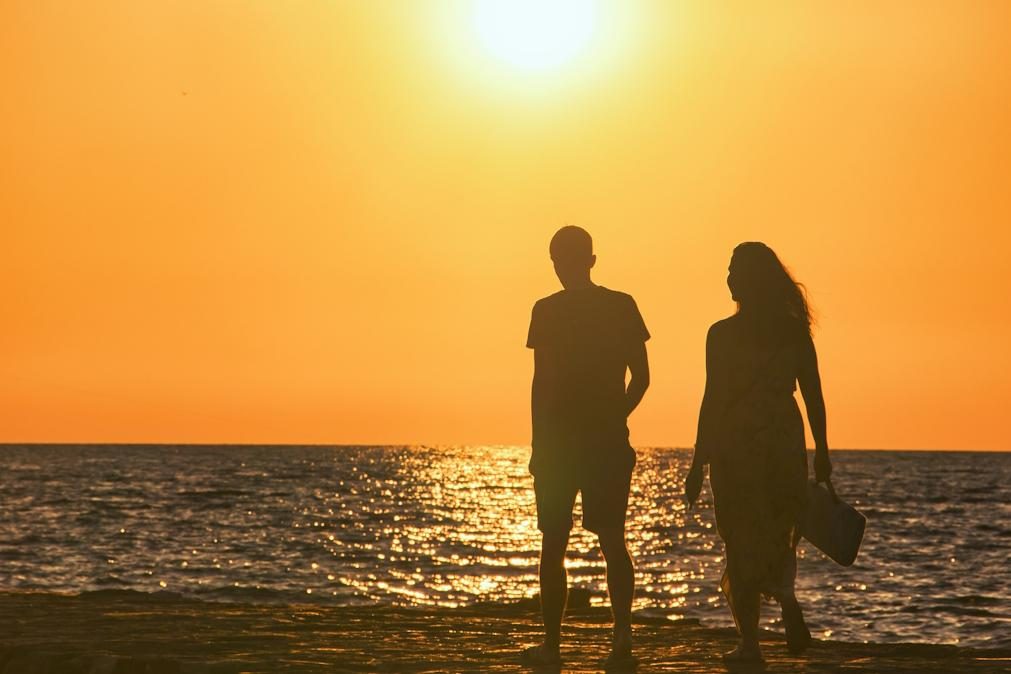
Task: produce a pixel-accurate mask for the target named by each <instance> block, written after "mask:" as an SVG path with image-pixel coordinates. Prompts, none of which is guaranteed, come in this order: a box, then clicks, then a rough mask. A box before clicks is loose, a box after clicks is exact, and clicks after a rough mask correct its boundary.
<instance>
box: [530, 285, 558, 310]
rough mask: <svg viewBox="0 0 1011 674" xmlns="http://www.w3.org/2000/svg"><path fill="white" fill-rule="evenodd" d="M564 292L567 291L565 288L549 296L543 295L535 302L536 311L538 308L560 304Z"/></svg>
mask: <svg viewBox="0 0 1011 674" xmlns="http://www.w3.org/2000/svg"><path fill="white" fill-rule="evenodd" d="M564 293H565V291H564V290H559V291H558V292H556V293H551V294H550V295H548V296H547V297H542V298H541V299H539V300H537V301H536V302H534V311H537V310H538V309H545V308H549V307H551V306H553V305H555V304H558V302H559V300H561V299H562V297H563V295H564Z"/></svg>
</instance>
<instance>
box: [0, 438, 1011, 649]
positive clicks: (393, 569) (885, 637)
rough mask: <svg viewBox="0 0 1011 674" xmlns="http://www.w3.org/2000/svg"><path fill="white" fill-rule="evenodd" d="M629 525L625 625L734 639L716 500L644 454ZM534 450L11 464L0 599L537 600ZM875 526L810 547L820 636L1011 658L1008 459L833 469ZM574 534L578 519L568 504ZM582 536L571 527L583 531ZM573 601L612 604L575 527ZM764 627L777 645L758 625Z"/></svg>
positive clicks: (858, 462) (900, 460)
mask: <svg viewBox="0 0 1011 674" xmlns="http://www.w3.org/2000/svg"><path fill="white" fill-rule="evenodd" d="M637 451H638V457H639V458H638V465H637V466H636V471H635V475H634V477H633V484H632V497H631V502H630V505H629V519H628V537H629V547H630V551H631V553H632V555H633V559H634V561H635V564H636V585H637V587H636V599H635V605H634V609H635V610H636V611H641V612H643V613H646V614H649V615H653V616H663V617H669V618H671V619H678V618H695V619H699V620H701V621H702V623H703V624H705V625H711V626H717V627H719V626H729V625H732V620H731V618H730V614H729V610H728V608H727V606H726V601H725V600H724V598H723V597H722V595H721V594H720V592H719V589H718V582H719V578H720V575H721V573H722V567H723V546H722V543H721V541H720V539H719V536H718V535H717V533H716V529H715V522H714V519H713V511H712V500H711V496H710V494H709V491H708V485H707V487H706V489H705V490H704V491H703V496H702V501H701V503H700V505H699V507H697V508H696V509H695V510H693V511H686V510H685V508H684V506H683V505H682V503H681V498H680V493H681V483H682V480H683V477H684V474H685V472H686V470H687V468H688V462H689V460H690V454H689V452H688V451H687V450H683V449H664V448H644V449H639V450H637ZM528 455H529V449H527V448H523V447H502V446H469V447H350V446H336V447H327V446H310V447H302V446H166V445H158V446H150V445H73V446H71V445H3V446H0V474H2V475H3V478H2V480H0V503H2V505H3V507H2V509H0V592H46V593H72V594H79V593H89V592H108V591H133V592H137V593H149V594H151V595H156V594H157V593H159V592H163V593H176V594H181V595H184V596H188V597H196V598H200V599H204V600H207V601H239V602H262V603H279V604H296V603H299V604H302V603H320V604H332V605H355V606H367V605H372V604H375V605H401V606H406V605H413V606H441V607H449V608H453V607H459V606H470V605H474V604H477V603H481V602H495V603H508V602H515V601H518V600H522V599H525V598H529V597H531V596H532V595H533V594H534V593H535V592H536V591H537V575H536V574H537V548H538V544H539V534H538V532H537V529H536V516H535V512H534V502H533V490H532V480H531V478H530V476H529V474H528V473H527V469H526V465H527V459H528ZM832 457H833V463H834V468H835V472H834V474H833V482H834V483H835V485H836V489H837V491H838V492H839V494H840V496H842V497H843V498H844V499H846V500H847V501H848V502H850V503H852V504H854V505H855V506H856V507H857V508H858V509H860V510H861V511H862V512H863V513H864V514H865V515H866V516H867V518H868V524H867V532H866V534H865V537H864V543H863V547H862V549H861V552H860V555H859V557H858V558H857V561H856V563H855V564H854V565H853V566H852V567H848V568H843V567H840V566H838V565H836V564H835V563H834V562H832V561H830V560H828V559H826V558H825V557H824V556H823V555H822V554H821V553H820V552H818V551H817V550H816V549H814V548H813V547H811V546H810V545H808V544H807V543H806V542H802V543H801V548H800V560H799V564H798V566H799V572H798V596H799V598H800V601H801V604H802V606H803V607H804V609H805V614H806V617H807V621H808V624H809V626H810V628H811V630H812V633H813V634H814V635H815V636H816V637H820V638H831V639H834V640H847V641H867V642H879V643H894V642H918V643H938V644H958V645H961V646H974V647H986V648H997V647H1008V646H1011V574H1009V572H1008V569H1009V560H1011V454H1009V453H984V452H894V451H880V452H879V451H834V452H833V454H832ZM577 515H578V504H577ZM577 522H578V520H577ZM567 566H568V571H569V581H570V586H573V587H581V588H585V589H586V590H588V591H589V592H590V597H591V603H592V604H603V603H606V586H605V582H604V574H603V571H604V567H603V560H602V558H601V556H600V551H599V550H598V549H597V547H596V545H595V540H594V537H593V536H592V534H589V533H588V532H586V531H584V530H582V529H581V528H580V527H579V526H578V524H577V526H576V528H575V529H574V531H573V536H572V539H571V543H570V548H569V557H568V562H567ZM763 613H764V615H763V625H764V626H767V627H770V628H772V629H780V626H779V625H778V623H779V615H778V610H777V609H776V607H775V606H774V605H772V604H765V605H764V606H763Z"/></svg>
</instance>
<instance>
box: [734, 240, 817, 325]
mask: <svg viewBox="0 0 1011 674" xmlns="http://www.w3.org/2000/svg"><path fill="white" fill-rule="evenodd" d="M731 265H732V267H733V268H734V276H735V280H736V285H737V287H738V288H739V295H738V297H737V311H738V313H741V310H742V308H744V309H745V310H746V312H747V314H748V315H749V317H750V318H751V319H752V320H753V321H754V327H755V328H756V329H757V331H758V336H759V337H760V338H762V339H763V340H776V341H779V339H782V338H790V337H795V336H800V335H806V336H810V335H811V326H812V324H813V323H814V319H813V317H812V312H811V306H810V304H809V303H808V300H807V291H806V289H805V288H804V286H803V285H802V284H800V283H798V282H797V281H796V280H794V278H793V276H792V275H791V274H790V271H789V270H788V269H787V268H786V265H784V264H783V263H782V262H780V260H779V257H777V255H776V253H775V252H773V250H772V249H771V248H769V247H768V246H766V245H765V244H764V243H761V242H758V241H748V242H745V243H742V244H740V245H739V246H737V247H736V248H734V256H733V259H732V262H731ZM742 305H744V306H743V307H742Z"/></svg>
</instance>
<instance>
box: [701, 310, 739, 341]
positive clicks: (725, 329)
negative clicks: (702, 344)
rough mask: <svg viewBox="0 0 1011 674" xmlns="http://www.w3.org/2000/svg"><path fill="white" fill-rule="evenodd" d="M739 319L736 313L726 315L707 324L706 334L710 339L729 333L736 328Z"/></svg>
mask: <svg viewBox="0 0 1011 674" xmlns="http://www.w3.org/2000/svg"><path fill="white" fill-rule="evenodd" d="M738 322H739V319H738V317H737V314H734V315H733V316H727V317H726V318H721V319H720V320H718V321H716V322H715V323H713V324H712V325H710V326H709V333H708V336H709V338H710V339H718V338H720V337H724V336H726V335H728V334H731V333H733V332H735V331H736V330H737V324H738Z"/></svg>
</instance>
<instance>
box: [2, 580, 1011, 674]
mask: <svg viewBox="0 0 1011 674" xmlns="http://www.w3.org/2000/svg"><path fill="white" fill-rule="evenodd" d="M608 620H609V616H608V613H607V611H606V609H582V610H577V611H572V612H570V615H568V616H567V619H566V626H565V631H564V639H565V644H564V645H563V651H562V655H563V658H564V667H563V669H562V671H566V672H599V671H602V668H601V667H600V666H599V662H600V660H601V659H602V658H603V657H604V656H605V655H606V654H607V644H608V638H609V624H608ZM636 622H637V624H636V628H635V629H636V653H637V655H638V657H639V661H640V664H639V667H638V671H639V672H689V673H699V674H701V673H702V672H707V673H708V672H720V671H726V668H725V667H724V665H723V663H722V661H721V659H720V657H719V654H720V653H722V652H724V651H727V650H729V649H731V648H732V647H733V645H734V634H733V632H732V631H731V630H726V629H708V628H705V627H703V626H701V625H699V624H698V623H696V622H694V621H679V622H672V621H669V620H663V619H647V618H643V617H638V618H637V620H636ZM539 633H540V629H539V625H538V618H537V615H536V613H535V612H533V611H531V610H529V606H527V607H521V606H512V607H506V606H487V607H477V608H471V609H432V610H426V609H394V608H379V609H377V608H349V607H328V606H314V605H302V606H272V605H251V604H229V603H207V602H201V601H197V600H191V599H184V598H180V597H178V596H175V595H170V594H168V593H164V594H163V595H162V596H159V595H145V594H141V593H136V592H116V591H111V592H99V593H91V594H85V595H82V596H60V595H52V594H0V673H3V674H14V673H16V674H22V673H23V674H29V673H31V674H34V673H36V672H38V673H43V672H45V673H56V672H59V673H61V674H70V673H81V674H83V673H85V672H95V673H97V672H109V673H113V672H115V673H117V674H126V673H130V674H132V673H134V672H137V673H148V674H156V673H157V674H161V673H165V674H169V673H172V674H187V673H192V674H198V673H201V672H205V673H211V672H331V673H332V672H522V671H528V670H526V669H525V668H523V667H521V666H520V665H519V664H518V663H517V660H516V653H517V651H518V648H519V647H520V646H521V645H526V644H532V643H535V642H536V641H537V640H538V637H539ZM763 648H764V650H765V655H766V658H767V660H768V664H767V667H766V669H765V671H768V672H783V673H797V674H800V673H801V672H803V673H804V674H817V673H821V672H853V673H858V672H875V673H877V674H891V673H893V672H894V673H899V672H902V673H906V672H908V673H910V674H912V673H914V672H915V673H917V674H922V673H925V672H937V673H941V672H944V673H945V674H948V673H952V672H974V673H975V672H978V673H984V672H986V673H991V672H993V673H996V672H1011V649H1005V650H1001V651H997V650H993V651H983V650H971V649H966V648H956V647H954V646H929V645H917V644H891V645H885V644H852V643H841V642H832V641H818V642H815V644H814V645H813V646H812V648H811V650H810V651H809V652H808V653H807V654H806V655H804V656H803V657H793V656H790V655H789V654H788V653H787V651H786V646H785V643H784V642H783V640H782V638H781V637H780V636H779V635H776V634H772V633H769V634H766V636H765V639H764V640H763ZM737 671H762V670H761V669H756V668H754V667H752V668H742V669H740V670H737Z"/></svg>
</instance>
